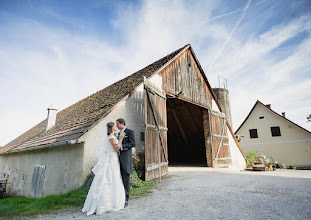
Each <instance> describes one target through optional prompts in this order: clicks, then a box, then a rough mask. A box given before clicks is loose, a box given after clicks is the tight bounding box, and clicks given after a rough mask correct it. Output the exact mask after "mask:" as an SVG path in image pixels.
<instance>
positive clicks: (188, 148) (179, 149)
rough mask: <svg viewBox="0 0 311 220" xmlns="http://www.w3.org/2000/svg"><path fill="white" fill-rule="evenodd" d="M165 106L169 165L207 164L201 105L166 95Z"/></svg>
mask: <svg viewBox="0 0 311 220" xmlns="http://www.w3.org/2000/svg"><path fill="white" fill-rule="evenodd" d="M166 108H167V127H168V132H167V144H168V161H169V165H183V166H184V165H186V166H207V163H206V150H205V138H204V129H203V110H202V109H201V107H199V106H197V105H194V104H191V103H189V102H185V101H183V100H180V99H177V98H171V97H168V98H167V100H166Z"/></svg>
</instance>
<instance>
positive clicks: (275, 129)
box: [271, 127, 281, 137]
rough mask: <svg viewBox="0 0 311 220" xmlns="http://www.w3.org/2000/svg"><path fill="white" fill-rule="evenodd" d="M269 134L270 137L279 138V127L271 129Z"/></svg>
mask: <svg viewBox="0 0 311 220" xmlns="http://www.w3.org/2000/svg"><path fill="white" fill-rule="evenodd" d="M271 134H272V137H277V136H281V130H280V127H271Z"/></svg>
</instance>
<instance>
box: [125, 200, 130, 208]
mask: <svg viewBox="0 0 311 220" xmlns="http://www.w3.org/2000/svg"><path fill="white" fill-rule="evenodd" d="M128 205H129V202H128V201H127V200H125V204H124V208H125V207H127V206H128Z"/></svg>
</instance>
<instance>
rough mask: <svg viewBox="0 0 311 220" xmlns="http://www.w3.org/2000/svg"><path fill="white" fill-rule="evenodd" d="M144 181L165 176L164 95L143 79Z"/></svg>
mask: <svg viewBox="0 0 311 220" xmlns="http://www.w3.org/2000/svg"><path fill="white" fill-rule="evenodd" d="M144 102H145V103H144V104H145V180H146V181H149V180H152V179H155V178H160V181H161V176H163V175H165V174H167V171H168V155H167V116H166V94H165V92H164V91H163V90H161V89H160V88H157V87H156V86H155V85H153V84H152V83H151V82H149V81H148V80H147V79H146V78H144Z"/></svg>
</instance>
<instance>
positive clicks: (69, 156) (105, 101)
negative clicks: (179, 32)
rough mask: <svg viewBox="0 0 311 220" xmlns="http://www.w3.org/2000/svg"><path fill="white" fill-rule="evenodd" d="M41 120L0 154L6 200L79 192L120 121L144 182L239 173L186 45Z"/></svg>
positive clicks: (230, 139)
mask: <svg viewBox="0 0 311 220" xmlns="http://www.w3.org/2000/svg"><path fill="white" fill-rule="evenodd" d="M48 111H49V113H48V117H47V119H45V120H43V121H42V122H41V123H39V124H38V125H36V126H35V127H33V128H31V129H30V130H28V131H27V132H25V133H24V134H22V135H21V136H19V137H18V138H16V139H15V140H13V141H11V142H10V143H8V144H7V145H5V146H4V147H3V148H1V149H0V174H1V179H7V180H8V182H9V183H11V184H10V185H9V187H10V192H11V193H13V194H18V195H24V196H30V197H41V196H45V195H50V194H58V193H65V192H68V191H70V190H72V189H75V188H77V187H80V186H81V185H82V184H83V183H84V181H85V180H86V178H87V176H88V174H90V172H91V168H92V167H93V166H94V165H95V164H96V162H97V159H98V156H99V155H98V154H97V152H98V145H99V140H100V137H101V135H104V134H103V128H104V127H105V126H106V123H107V122H109V121H115V120H116V119H117V118H120V117H122V118H124V119H125V120H126V122H127V124H126V125H127V127H129V128H131V129H133V130H134V131H135V135H136V152H142V151H143V152H145V165H146V166H145V177H146V180H147V181H148V180H152V179H154V178H158V177H161V176H163V175H165V174H166V173H167V172H168V165H169V164H174V163H178V164H185V163H195V164H201V166H206V167H235V168H237V169H243V168H244V167H245V156H244V153H243V151H242V149H241V148H240V146H239V144H238V142H237V140H236V138H235V136H234V134H233V132H232V129H231V127H230V124H229V123H228V122H227V120H226V117H225V114H224V113H223V112H225V111H224V110H221V107H220V104H219V102H218V101H217V98H216V97H215V94H214V93H213V91H212V88H211V86H210V84H209V82H208V80H207V78H206V76H205V74H204V72H203V69H202V67H201V65H200V63H199V61H198V60H197V58H196V56H195V54H194V51H193V49H192V48H191V46H190V45H186V46H184V47H182V48H180V49H178V50H176V51H174V52H173V53H171V54H169V55H167V56H165V57H163V58H162V59H160V60H158V61H156V62H154V63H152V64H150V65H149V66H147V67H145V68H143V69H141V70H139V71H137V72H135V73H133V74H132V75H130V76H128V77H126V78H124V79H122V80H120V81H118V82H116V83H114V84H112V85H110V86H108V87H106V88H104V89H103V90H100V91H98V92H96V93H94V94H92V95H90V96H88V97H87V98H85V99H83V100H81V101H79V102H77V103H75V104H73V105H71V106H69V107H68V108H66V109H64V110H62V111H60V112H58V113H57V114H56V110H55V109H53V108H49V109H48Z"/></svg>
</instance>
